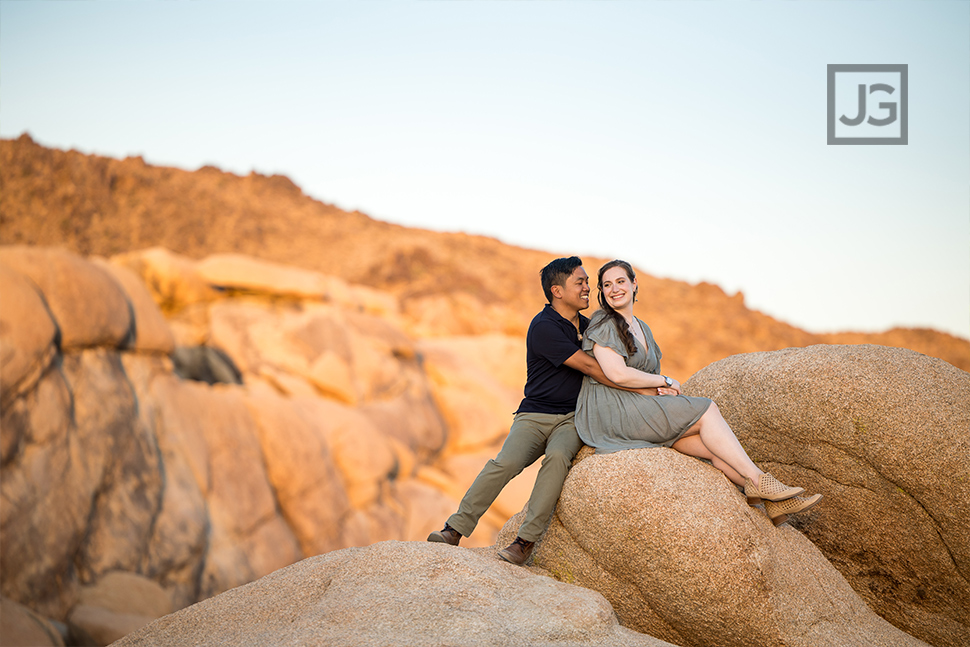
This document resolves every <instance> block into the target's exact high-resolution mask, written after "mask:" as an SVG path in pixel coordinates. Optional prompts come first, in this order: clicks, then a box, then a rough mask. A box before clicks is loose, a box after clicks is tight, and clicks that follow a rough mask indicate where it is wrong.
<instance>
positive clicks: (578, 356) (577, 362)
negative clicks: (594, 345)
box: [563, 350, 666, 395]
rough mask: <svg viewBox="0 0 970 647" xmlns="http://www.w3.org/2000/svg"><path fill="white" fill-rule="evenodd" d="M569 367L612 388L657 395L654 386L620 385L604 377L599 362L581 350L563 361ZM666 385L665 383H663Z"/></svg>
mask: <svg viewBox="0 0 970 647" xmlns="http://www.w3.org/2000/svg"><path fill="white" fill-rule="evenodd" d="M563 364H565V365H566V366H568V367H569V368H571V369H573V370H576V371H579V372H580V373H583V374H585V375H588V376H590V377H591V378H593V379H594V380H596V381H597V382H599V383H600V384H605V385H606V386H609V387H612V388H614V389H622V390H623V391H634V392H636V393H640V394H641V395H659V394H658V393H657V389H656V388H628V387H625V386H620V385H619V384H616V383H615V382H613V381H612V380H611V379H610V378H608V377H606V374H605V373H603V369H602V368H601V367H600V365H599V362H598V361H596V360H595V359H593V358H592V357H590V356H589V355H587V354H586V353H584V352H583V351H581V350H578V351H576V352H575V353H574V354H573V355H572V357H570V358H569V359H567V360H566V361H565V362H563ZM665 386H666V385H665Z"/></svg>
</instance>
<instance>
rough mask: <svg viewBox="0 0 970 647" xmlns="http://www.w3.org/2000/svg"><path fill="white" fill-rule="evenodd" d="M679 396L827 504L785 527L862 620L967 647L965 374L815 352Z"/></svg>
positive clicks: (719, 368) (802, 351)
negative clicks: (830, 571)
mask: <svg viewBox="0 0 970 647" xmlns="http://www.w3.org/2000/svg"><path fill="white" fill-rule="evenodd" d="M685 390H686V391H687V392H688V393H689V394H691V395H703V396H707V397H710V398H713V399H714V400H715V401H716V402H717V403H718V406H719V407H720V409H721V412H722V413H723V414H724V417H725V419H727V421H728V422H729V423H730V424H731V426H732V428H733V429H734V430H735V432H736V433H737V434H738V437H739V438H740V439H741V442H742V443H743V444H744V446H745V447H746V448H747V450H748V451H749V453H750V454H751V455H752V457H753V458H754V459H755V460H756V461H759V462H761V464H762V465H765V466H766V467H765V469H769V470H770V471H772V472H773V473H774V474H775V475H776V476H778V477H779V478H782V479H783V480H785V481H786V482H787V481H790V482H797V483H798V484H799V485H802V486H803V487H805V488H807V489H810V490H812V491H817V492H822V493H823V494H824V495H825V501H824V502H823V504H822V505H820V506H818V507H817V508H815V509H813V511H812V512H811V513H810V514H808V515H804V519H802V517H796V518H795V520H794V521H793V522H792V523H793V525H795V527H797V528H798V529H799V530H801V531H802V532H803V533H804V535H805V536H806V537H808V538H809V539H810V540H811V541H812V543H814V544H815V545H816V546H817V547H818V548H819V550H821V551H822V553H823V554H824V555H825V556H826V557H827V558H828V559H829V560H830V561H831V563H832V564H833V565H834V566H835V567H836V568H837V569H838V570H839V571H840V572H841V573H842V574H843V575H844V576H845V578H846V579H847V580H848V581H849V583H850V584H851V585H852V587H853V588H854V589H855V590H856V591H857V592H858V593H859V595H860V596H862V598H863V599H864V600H865V601H866V603H867V604H869V606H871V607H872V608H873V609H874V610H876V611H877V612H878V613H879V614H880V615H882V616H883V617H884V618H886V619H887V620H889V621H890V622H892V623H893V624H894V625H896V626H898V627H900V628H902V629H904V630H905V631H907V632H909V633H911V634H913V635H915V636H919V637H920V638H922V639H923V640H926V641H927V642H930V643H932V644H934V645H952V646H953V647H956V646H957V645H966V644H970V374H968V373H966V372H965V371H962V370H960V369H957V368H955V367H953V366H952V365H950V364H948V363H947V362H944V361H942V360H939V359H936V358H933V357H928V356H926V355H921V354H919V353H916V352H913V351H909V350H905V349H900V348H887V347H884V346H875V345H858V346H812V347H809V348H791V349H787V350H781V351H774V352H765V353H751V354H746V355H737V356H734V357H730V358H728V359H725V360H722V361H719V362H716V363H714V364H712V365H710V366H709V367H707V368H706V369H704V370H702V371H700V372H698V373H697V374H696V375H694V376H693V377H692V378H691V379H690V381H689V382H688V383H687V384H686V385H685ZM802 520H803V521H804V523H802Z"/></svg>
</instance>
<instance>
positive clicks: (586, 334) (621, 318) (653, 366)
mask: <svg viewBox="0 0 970 647" xmlns="http://www.w3.org/2000/svg"><path fill="white" fill-rule="evenodd" d="M541 279H542V289H543V291H544V292H545V295H546V299H547V300H548V301H549V303H547V304H546V306H545V307H544V308H543V309H542V311H541V312H540V313H539V314H537V315H536V316H535V318H534V319H533V320H532V323H531V324H530V325H529V332H528V334H527V336H526V364H527V371H528V372H527V377H526V383H525V398H524V399H523V400H522V403H521V404H520V405H519V408H518V411H516V413H515V420H514V422H513V423H512V428H511V429H510V430H509V435H508V437H507V438H506V440H505V444H504V445H503V446H502V450H501V451H500V452H499V454H498V456H496V457H495V458H494V459H493V460H490V461H489V462H488V463H487V464H486V465H485V467H484V468H483V469H482V471H481V473H480V474H479V475H478V477H477V478H476V479H475V482H474V483H472V485H471V487H470V488H469V489H468V492H466V493H465V496H464V498H462V500H461V504H460V505H459V507H458V512H456V513H455V514H453V515H452V516H451V517H449V519H448V521H447V523H446V524H445V527H444V529H442V530H439V531H435V532H433V533H431V535H430V536H429V537H428V541H435V542H444V543H447V544H451V545H455V546H456V545H458V542H459V541H460V540H461V538H462V537H467V536H468V535H470V534H471V533H472V531H474V530H475V526H476V525H478V520H479V519H480V518H481V516H482V515H483V514H484V513H485V511H486V510H487V509H488V508H489V506H491V505H492V502H493V501H494V500H495V498H496V497H497V496H498V495H499V493H500V492H501V491H502V488H504V487H505V485H506V484H507V483H508V482H509V481H510V480H512V479H513V478H514V477H515V476H516V475H518V474H519V473H520V472H521V471H522V470H523V469H525V468H526V467H528V466H529V465H531V464H532V463H534V462H535V461H536V460H538V459H539V457H540V456H542V455H543V454H545V458H543V460H542V466H541V467H540V469H539V474H538V476H537V477H536V482H535V486H534V488H533V490H532V496H531V497H530V498H529V506H528V513H527V514H526V518H525V521H524V522H523V524H522V526H521V527H520V528H519V532H518V536H517V537H516V539H515V541H514V542H513V543H512V544H511V545H510V546H509V547H508V548H504V549H502V550H500V551H499V556H500V557H501V558H502V559H504V560H505V561H507V562H511V563H513V564H524V563H525V562H526V560H528V559H529V556H530V555H531V554H532V549H533V546H534V545H535V542H536V540H538V539H539V536H540V535H541V534H542V532H543V530H544V529H545V527H546V525H547V524H548V523H549V519H550V518H551V516H552V513H553V510H554V509H555V507H556V502H557V501H558V500H559V495H560V493H561V492H562V486H563V482H564V481H565V480H566V474H567V472H568V471H569V467H570V465H571V464H572V460H573V458H574V457H575V456H576V454H577V453H578V452H579V450H580V448H581V447H582V446H583V444H584V443H585V444H587V445H589V446H591V447H594V448H596V450H597V452H599V453H608V452H615V451H619V450H621V449H634V448H640V447H672V448H674V449H676V450H677V451H679V452H681V453H684V454H687V455H688V456H696V457H698V458H703V459H706V460H709V461H711V463H712V464H713V465H714V466H715V467H716V468H718V469H719V470H721V471H722V472H724V474H725V475H726V476H727V477H728V478H729V479H730V480H731V481H732V482H733V483H735V484H736V485H738V486H740V487H743V488H744V493H745V495H746V496H747V498H748V503H750V504H752V505H754V504H757V503H759V502H761V501H762V500H763V501H764V502H765V511H766V512H767V514H768V516H769V517H770V518H771V520H772V522H773V523H774V524H775V525H776V526H777V525H779V524H781V523H783V522H784V521H785V520H786V519H787V518H788V515H791V514H795V513H797V512H803V511H805V510H808V509H809V508H810V507H812V506H813V505H815V504H816V503H818V502H819V500H820V499H821V498H822V495H820V494H816V495H814V496H812V497H807V498H806V497H801V496H798V495H800V494H802V492H803V491H804V490H803V489H802V488H798V487H789V486H787V485H784V484H782V483H780V482H779V481H778V480H776V479H775V478H774V477H772V476H771V474H767V473H765V472H762V471H761V470H760V469H759V468H758V466H757V465H755V464H754V463H753V462H752V461H751V459H750V458H749V457H748V455H747V453H746V452H745V451H744V448H742V447H741V443H739V442H738V439H737V438H736V437H735V435H734V432H733V431H731V428H730V427H729V426H728V424H727V422H725V420H724V418H723V417H722V416H721V413H720V411H719V410H718V408H717V405H716V404H714V402H713V401H711V400H709V399H707V398H695V397H689V396H685V395H681V391H680V383H679V382H678V381H677V380H674V379H671V378H669V377H667V376H664V375H660V358H661V353H660V348H658V347H657V343H656V342H655V341H654V339H653V334H652V333H651V332H650V328H649V327H648V326H647V325H646V324H645V323H643V322H642V321H640V320H639V319H637V318H636V317H635V316H634V315H633V303H634V302H635V301H636V296H637V279H636V274H635V273H634V271H633V268H632V267H631V266H630V264H629V263H626V262H625V261H611V262H609V263H607V264H606V265H604V266H603V267H601V268H600V271H599V276H598V281H599V282H598V285H597V287H598V289H599V303H600V306H601V309H600V310H598V311H597V312H595V313H594V314H593V318H592V319H587V318H586V317H584V316H583V315H581V314H580V311H581V310H585V309H586V308H588V307H589V291H590V288H589V277H588V276H587V274H586V271H585V270H584V269H583V267H582V261H581V260H580V259H579V258H577V257H575V256H573V257H570V258H559V259H556V260H554V261H553V262H551V263H549V265H547V266H546V267H544V268H543V269H542V272H541Z"/></svg>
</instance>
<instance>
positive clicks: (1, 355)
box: [0, 256, 58, 456]
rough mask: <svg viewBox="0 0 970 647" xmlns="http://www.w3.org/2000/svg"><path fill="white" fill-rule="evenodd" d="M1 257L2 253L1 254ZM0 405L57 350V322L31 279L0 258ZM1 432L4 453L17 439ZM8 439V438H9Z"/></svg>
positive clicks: (30, 383)
mask: <svg viewBox="0 0 970 647" xmlns="http://www.w3.org/2000/svg"><path fill="white" fill-rule="evenodd" d="M0 259H2V256H0ZM0 294H2V295H3V308H0V406H2V407H3V408H4V409H6V408H7V405H8V404H9V403H10V402H12V401H13V399H14V398H16V397H17V396H18V395H19V394H21V393H25V392H27V391H29V390H30V389H32V388H33V387H34V385H35V384H37V380H39V379H40V376H41V375H43V374H44V372H45V371H46V370H47V367H48V366H50V364H51V361H52V360H53V359H54V355H55V354H56V353H57V336H58V331H57V324H56V323H54V320H53V319H52V318H51V315H50V311H49V310H48V309H47V304H46V303H44V298H43V297H42V296H41V294H40V292H38V291H37V288H36V287H35V286H34V284H33V283H32V282H31V280H30V279H28V278H27V277H25V276H23V275H21V274H20V273H19V272H15V271H14V270H11V269H10V268H8V267H6V266H4V265H3V264H2V260H0ZM2 433H3V438H4V441H3V455H4V456H9V455H10V446H9V445H10V444H11V443H13V444H16V441H17V439H15V438H13V437H12V436H9V435H8V434H7V433H6V432H5V431H4V432H2ZM8 439H9V440H8Z"/></svg>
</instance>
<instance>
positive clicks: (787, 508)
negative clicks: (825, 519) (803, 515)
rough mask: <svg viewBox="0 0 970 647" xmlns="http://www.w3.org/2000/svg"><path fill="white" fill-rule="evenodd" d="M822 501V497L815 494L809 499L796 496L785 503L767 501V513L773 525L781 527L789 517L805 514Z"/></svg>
mask: <svg viewBox="0 0 970 647" xmlns="http://www.w3.org/2000/svg"><path fill="white" fill-rule="evenodd" d="M821 500H822V495H821V494H815V495H813V496H809V497H804V496H794V497H792V498H790V499H785V500H784V501H765V512H766V513H768V518H769V519H771V523H773V524H775V525H776V526H780V525H781V524H783V523H785V522H786V521H788V517H789V516H791V515H793V514H798V513H799V512H805V511H806V510H808V509H809V508H811V507H813V506H815V504H817V503H818V502H819V501H821Z"/></svg>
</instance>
